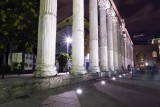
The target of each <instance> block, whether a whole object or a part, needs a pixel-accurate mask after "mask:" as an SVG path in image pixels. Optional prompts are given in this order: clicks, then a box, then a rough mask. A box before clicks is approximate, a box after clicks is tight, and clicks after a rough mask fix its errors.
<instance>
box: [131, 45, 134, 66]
mask: <svg viewBox="0 0 160 107" xmlns="http://www.w3.org/2000/svg"><path fill="white" fill-rule="evenodd" d="M133 53H134V52H133V44H131V65H132V66H134V58H133Z"/></svg>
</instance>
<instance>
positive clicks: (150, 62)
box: [134, 44, 159, 67]
mask: <svg viewBox="0 0 160 107" xmlns="http://www.w3.org/2000/svg"><path fill="white" fill-rule="evenodd" d="M158 54H159V53H158V45H157V44H150V45H134V65H135V66H136V67H144V66H154V65H157V64H158V62H159V55H158Z"/></svg>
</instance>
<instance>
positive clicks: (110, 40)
mask: <svg viewBox="0 0 160 107" xmlns="http://www.w3.org/2000/svg"><path fill="white" fill-rule="evenodd" d="M112 30H113V27H112V17H111V10H110V9H107V33H108V34H107V35H108V51H109V52H108V68H109V70H110V71H114V51H113V33H112Z"/></svg>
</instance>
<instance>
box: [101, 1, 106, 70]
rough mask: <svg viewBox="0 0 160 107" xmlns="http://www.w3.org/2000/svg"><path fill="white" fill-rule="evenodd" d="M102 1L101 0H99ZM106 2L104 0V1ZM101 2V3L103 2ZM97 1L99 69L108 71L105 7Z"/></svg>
mask: <svg viewBox="0 0 160 107" xmlns="http://www.w3.org/2000/svg"><path fill="white" fill-rule="evenodd" d="M100 1H102V0H100ZM104 3H106V2H104ZM104 3H103V4H104ZM103 4H102V2H99V12H100V13H99V14H100V56H99V57H100V70H101V71H108V49H107V48H108V44H107V42H108V41H107V28H106V7H105V5H103Z"/></svg>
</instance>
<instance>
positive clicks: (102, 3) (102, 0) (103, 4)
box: [98, 0, 111, 9]
mask: <svg viewBox="0 0 160 107" xmlns="http://www.w3.org/2000/svg"><path fill="white" fill-rule="evenodd" d="M98 6H99V8H100V9H107V8H110V6H111V5H110V3H109V1H108V0H98Z"/></svg>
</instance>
